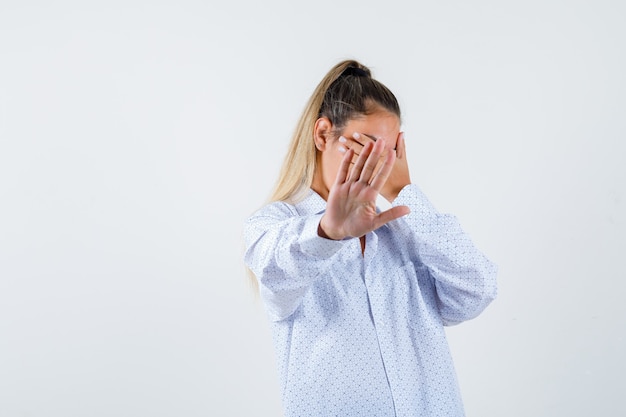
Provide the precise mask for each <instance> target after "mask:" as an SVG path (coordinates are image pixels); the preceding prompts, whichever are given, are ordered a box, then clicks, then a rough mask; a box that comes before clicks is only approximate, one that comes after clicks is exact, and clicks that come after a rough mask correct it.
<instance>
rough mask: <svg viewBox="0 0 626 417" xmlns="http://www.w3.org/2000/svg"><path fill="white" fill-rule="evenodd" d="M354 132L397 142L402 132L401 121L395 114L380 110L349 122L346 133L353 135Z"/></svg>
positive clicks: (345, 129)
mask: <svg viewBox="0 0 626 417" xmlns="http://www.w3.org/2000/svg"><path fill="white" fill-rule="evenodd" d="M354 132H358V133H363V134H366V135H369V136H373V137H375V138H376V139H380V138H382V139H385V140H387V141H389V140H391V139H394V140H395V139H396V138H397V136H398V133H399V132H400V119H399V118H398V116H396V115H395V114H393V113H390V112H388V111H385V110H380V111H377V112H375V113H371V114H368V115H364V116H360V117H357V118H355V119H351V120H350V121H348V123H346V126H345V128H344V133H345V134H348V135H351V134H352V133H354Z"/></svg>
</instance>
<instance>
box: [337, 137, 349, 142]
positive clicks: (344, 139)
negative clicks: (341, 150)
mask: <svg viewBox="0 0 626 417" xmlns="http://www.w3.org/2000/svg"><path fill="white" fill-rule="evenodd" d="M347 141H348V139H346V138H344V137H343V136H339V142H341V143H346V142H347Z"/></svg>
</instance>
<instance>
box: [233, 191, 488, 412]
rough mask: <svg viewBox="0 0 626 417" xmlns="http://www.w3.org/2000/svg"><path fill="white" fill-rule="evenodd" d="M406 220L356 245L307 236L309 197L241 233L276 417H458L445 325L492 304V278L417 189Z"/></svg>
mask: <svg viewBox="0 0 626 417" xmlns="http://www.w3.org/2000/svg"><path fill="white" fill-rule="evenodd" d="M393 204H394V205H407V206H409V208H410V209H411V213H410V214H409V215H407V216H404V217H402V218H400V219H397V220H394V221H392V222H390V223H388V224H387V225H385V226H383V227H381V228H379V229H377V230H375V231H373V232H371V233H368V234H367V235H366V246H365V252H364V253H363V254H362V253H361V246H360V242H359V239H357V238H354V239H347V240H342V241H333V240H328V239H324V238H322V237H320V236H318V234H317V230H318V224H319V221H320V218H321V216H322V214H323V213H324V210H325V207H326V202H325V201H324V200H323V199H322V198H321V197H320V196H319V195H318V194H317V193H315V192H313V191H311V192H310V194H309V195H308V196H307V197H306V198H305V199H304V200H302V201H301V202H299V203H296V204H295V205H291V204H287V203H284V202H276V203H272V204H270V205H267V206H265V207H264V208H262V209H261V210H259V211H258V212H256V213H255V214H254V215H252V216H251V217H250V218H249V219H248V221H247V222H246V225H245V238H246V254H245V262H246V264H247V265H248V267H249V268H250V269H251V270H252V271H253V272H254V273H255V275H256V276H257V278H258V281H259V287H260V294H261V298H262V300H263V302H264V305H265V308H266V310H267V313H268V315H269V318H270V320H271V322H272V329H273V334H274V342H275V348H276V353H277V362H278V366H279V376H280V381H281V384H282V394H283V398H282V400H283V405H284V408H285V415H286V416H287V417H291V416H307V417H311V416H341V417H349V416H368V417H370V416H371V417H375V416H381V417H382V416H385V417H387V416H390V417H391V416H395V417H405V416H406V417H409V416H442V417H444V416H445V417H456V416H463V415H464V413H463V405H462V402H461V396H460V393H459V389H458V384H457V381H456V375H455V371H454V367H453V363H452V359H451V356H450V352H449V349H448V344H447V342H446V338H445V333H444V328H443V326H444V325H450V324H456V323H460V322H462V321H464V320H468V319H471V318H474V317H476V316H477V315H478V314H479V313H480V312H482V311H483V309H484V308H485V307H486V306H487V305H488V304H489V303H490V302H491V301H492V300H493V299H494V298H495V295H496V279H495V277H496V267H495V266H494V265H493V264H492V263H491V262H490V261H489V260H487V258H485V256H483V255H482V254H481V253H480V252H479V251H478V250H477V249H476V248H475V247H474V245H473V244H472V242H471V240H470V239H469V237H468V236H467V235H466V234H465V233H464V232H463V231H462V230H461V228H460V226H459V224H458V222H457V220H456V218H454V217H453V216H450V215H445V214H440V213H438V212H437V211H436V210H435V209H434V207H433V206H432V205H431V204H430V202H429V201H428V200H427V199H426V197H425V196H424V194H423V193H422V192H421V191H420V190H419V189H418V187H417V186H416V185H408V186H406V187H405V188H404V189H403V190H402V192H401V193H400V194H399V195H398V197H397V198H396V199H395V201H394V203H393Z"/></svg>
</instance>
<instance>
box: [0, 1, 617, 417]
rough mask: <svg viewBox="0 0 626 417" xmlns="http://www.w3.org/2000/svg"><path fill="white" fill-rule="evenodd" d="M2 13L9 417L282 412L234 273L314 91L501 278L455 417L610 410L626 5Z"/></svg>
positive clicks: (1, 370)
mask: <svg viewBox="0 0 626 417" xmlns="http://www.w3.org/2000/svg"><path fill="white" fill-rule="evenodd" d="M86 3H87V2H79V1H76V2H67V1H54V2H39V3H37V2H27V1H7V0H2V1H1V2H0V416H1V417H13V416H16V417H17V416H20V417H25V416H28V417H36V416H54V417H57V416H58V417H71V416H81V417H82V416H133V417H135V416H185V417H193V416H217V415H219V416H278V415H279V414H280V409H281V408H280V398H279V391H278V383H277V378H276V373H275V364H274V356H273V346H272V341H271V336H270V333H269V327H268V324H267V322H266V318H265V315H264V312H263V308H262V305H261V304H260V302H259V301H258V300H256V299H255V297H254V296H253V294H252V292H251V291H250V289H249V287H248V284H247V281H246V276H245V273H244V268H243V266H242V263H241V253H242V239H241V230H242V223H243V221H244V219H245V218H246V217H247V216H248V215H249V214H251V212H252V211H253V210H255V209H256V208H258V207H260V206H261V205H262V204H263V203H264V202H265V201H266V199H267V197H268V196H269V192H270V189H271V188H272V185H273V183H274V181H275V179H276V177H277V173H278V169H279V166H280V164H281V161H282V158H283V156H284V153H285V150H286V145H287V142H288V140H289V137H290V134H291V132H292V130H293V128H294V126H295V123H296V120H297V118H298V116H299V114H300V112H301V110H302V108H303V106H304V103H305V102H306V100H307V99H308V97H309V95H310V94H311V92H312V91H313V89H314V87H315V85H316V84H317V83H318V82H319V80H320V79H321V78H322V77H323V76H324V74H325V73H326V71H327V70H328V69H330V67H331V66H333V65H334V64H335V63H337V62H338V61H339V60H341V59H344V58H356V59H358V60H360V61H362V62H363V63H364V64H366V65H368V66H370V68H371V69H372V71H373V73H374V76H375V77H376V78H378V79H379V80H381V81H382V82H383V83H385V84H386V85H387V86H388V87H390V88H391V89H392V91H394V92H395V93H396V95H397V97H398V99H399V101H400V104H401V106H402V109H403V113H404V130H405V131H406V137H407V144H408V154H409V158H410V167H411V174H412V178H413V180H414V182H416V183H417V184H419V185H420V186H421V188H422V189H423V190H424V191H425V192H426V194H427V195H428V196H429V197H430V199H431V201H432V202H433V203H434V204H435V206H436V207H437V208H438V209H440V210H441V211H445V212H451V213H454V214H456V215H457V217H458V218H459V219H460V220H461V223H462V224H463V225H464V227H465V229H466V230H467V231H468V232H469V233H470V235H471V236H472V238H473V239H474V241H475V243H476V244H477V245H478V246H479V248H481V249H482V250H483V251H484V252H485V253H486V254H487V255H488V256H489V257H490V258H491V259H492V260H494V261H495V262H496V263H497V264H498V265H499V268H500V272H499V288H500V292H499V297H498V299H497V300H496V301H494V303H493V304H491V306H489V307H488V308H487V310H486V311H485V312H484V314H483V315H481V316H480V317H478V318H476V319H475V320H472V321H470V322H467V323H464V324H462V325H459V326H457V327H453V328H449V329H448V335H449V340H450V344H451V348H452V351H453V356H454V359H455V362H456V365H457V371H458V376H459V380H460V384H461V390H462V393H463V396H464V400H465V404H466V409H467V415H468V417H491V416H493V417H501V416H520V417H528V416H581V417H582V416H590V415H598V416H622V415H625V414H626V403H625V402H624V401H623V395H624V392H626V391H625V389H626V384H625V382H624V381H625V379H624V375H625V374H626V359H624V353H625V352H626V337H625V333H624V330H625V329H626V307H625V305H626V303H625V302H624V300H623V293H624V289H625V285H624V280H625V278H626V273H625V272H624V262H623V258H624V256H625V255H626V253H625V252H626V238H625V236H626V223H625V220H626V219H625V217H626V216H625V213H626V210H625V204H624V203H625V197H626V196H625V191H626V168H625V167H626V151H625V150H624V144H623V142H624V140H625V139H626V117H625V116H626V80H625V79H626V77H625V75H624V74H626V29H625V28H626V25H624V16H625V15H626V6H625V3H624V2H620V1H613V2H611V1H604V0H601V1H598V0H595V1H556V0H542V1H518V2H497V1H485V0H480V1H438V2H409V1H405V2H401V1H385V2H382V1H377V2H373V1H358V2H357V1H354V2H350V1H339V2H338V1H327V0H323V1H315V2H313V1H309V2H290V1H276V0H273V1H266V2H258V1H252V0H246V1H241V2H231V3H229V5H223V4H218V3H217V2H211V1H182V0H178V1H170V2H165V1H152V2H148V1H145V2H140V1H109V2H100V3H101V5H94V4H91V5H87V4H86Z"/></svg>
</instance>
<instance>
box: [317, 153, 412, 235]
mask: <svg viewBox="0 0 626 417" xmlns="http://www.w3.org/2000/svg"><path fill="white" fill-rule="evenodd" d="M383 149H384V141H378V142H376V143H371V142H370V143H367V144H366V145H365V147H364V148H363V150H362V151H361V153H360V155H359V157H358V158H357V160H356V162H355V163H354V166H353V167H352V169H350V162H351V160H352V157H353V155H354V151H353V150H352V149H349V150H348V151H347V152H346V154H345V155H344V157H343V160H342V161H341V165H340V166H339V171H338V172H337V178H336V179H335V183H334V184H333V186H332V187H331V189H330V192H329V195H328V201H327V204H326V213H324V216H322V219H321V221H320V229H321V232H322V234H323V235H325V236H326V237H328V238H330V239H335V240H339V239H344V238H346V237H361V236H363V235H365V234H367V233H368V232H371V231H372V230H376V229H378V228H379V227H381V226H382V225H384V224H385V223H388V222H390V221H392V220H395V219H397V218H398V217H401V216H404V215H405V214H408V213H409V208H408V207H406V206H396V207H392V208H390V209H389V210H387V211H384V212H382V213H378V212H377V211H376V199H377V197H378V194H379V193H380V189H381V187H382V186H383V185H384V184H385V181H386V180H387V178H388V177H389V174H390V173H391V169H392V168H393V164H394V162H395V157H396V155H395V152H388V153H387V155H386V156H385V159H384V163H383V165H382V167H380V169H379V170H378V171H376V169H375V168H376V165H377V163H378V161H379V160H380V157H381V154H382V152H383Z"/></svg>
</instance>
